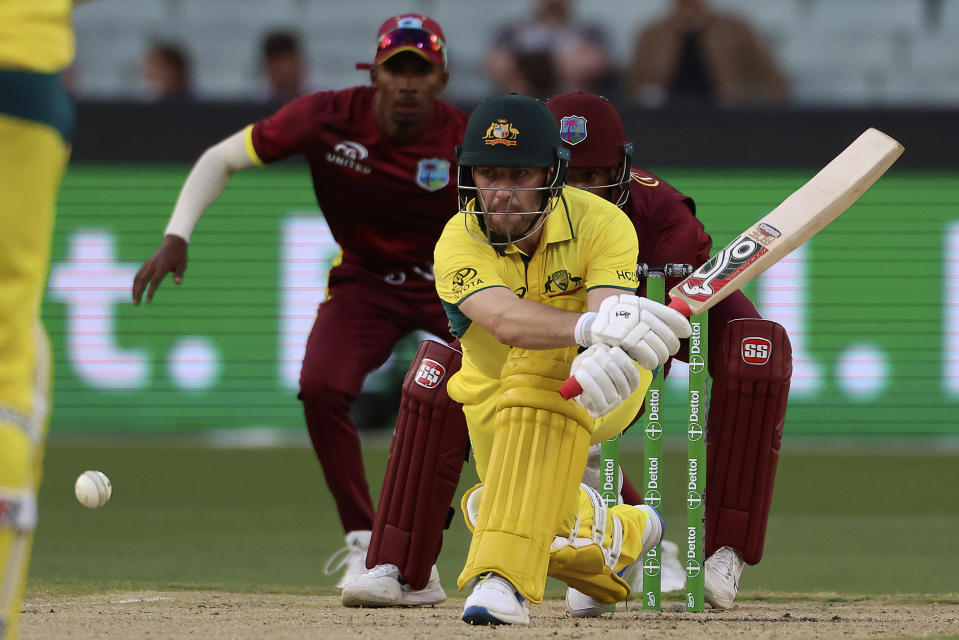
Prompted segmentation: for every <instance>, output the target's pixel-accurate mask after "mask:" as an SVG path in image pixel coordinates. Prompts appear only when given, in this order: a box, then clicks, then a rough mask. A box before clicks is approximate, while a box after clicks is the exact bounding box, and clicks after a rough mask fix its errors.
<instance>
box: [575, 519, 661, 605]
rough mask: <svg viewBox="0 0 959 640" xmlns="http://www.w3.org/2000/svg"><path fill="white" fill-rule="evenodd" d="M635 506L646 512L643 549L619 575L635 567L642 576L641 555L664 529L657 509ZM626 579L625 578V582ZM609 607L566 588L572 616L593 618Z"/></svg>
mask: <svg viewBox="0 0 959 640" xmlns="http://www.w3.org/2000/svg"><path fill="white" fill-rule="evenodd" d="M636 508H637V509H639V510H640V511H642V512H644V513H645V514H646V528H645V529H644V530H643V550H642V552H641V553H640V554H639V557H638V558H636V560H635V561H634V562H632V563H631V564H629V565H627V566H625V567H623V568H622V569H621V570H620V572H619V575H620V577H624V576H627V575H629V574H630V573H632V571H635V570H636V569H638V570H639V575H640V576H642V565H643V555H644V554H645V553H646V552H647V551H649V550H650V549H652V548H653V547H655V546H656V545H657V544H659V543H660V542H662V539H663V533H664V532H665V531H666V524H665V522H663V517H662V516H661V515H659V511H656V509H655V508H654V507H651V506H649V505H645V504H641V505H637V506H636ZM673 546H674V547H675V546H676V545H675V544H674V545H673ZM677 562H678V560H677ZM631 570H632V571H631ZM628 581H629V580H628V579H627V582H628ZM639 581H640V587H639V590H640V591H642V577H640V578H639ZM609 609H610V605H608V604H603V603H602V602H600V601H599V600H596V599H595V598H593V597H592V596H588V595H586V594H585V593H583V592H582V591H579V590H578V589H574V588H572V587H569V588H568V589H566V611H567V612H569V615H571V616H573V617H574V618H595V617H597V616H601V615H602V614H604V613H606V612H607V611H609Z"/></svg>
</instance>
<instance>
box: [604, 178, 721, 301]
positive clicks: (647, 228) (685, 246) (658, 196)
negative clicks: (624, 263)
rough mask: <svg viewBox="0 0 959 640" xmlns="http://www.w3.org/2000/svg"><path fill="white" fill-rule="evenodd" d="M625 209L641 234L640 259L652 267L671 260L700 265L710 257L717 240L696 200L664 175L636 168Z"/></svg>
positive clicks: (638, 233) (630, 183)
mask: <svg viewBox="0 0 959 640" xmlns="http://www.w3.org/2000/svg"><path fill="white" fill-rule="evenodd" d="M681 205H686V206H685V207H684V206H681ZM623 209H624V210H625V211H626V215H628V216H629V219H630V220H632V221H633V225H634V226H635V227H636V235H637V236H639V261H640V262H645V263H646V264H648V265H649V266H651V267H661V266H663V265H665V264H667V263H680V264H691V265H693V266H694V267H698V266H699V265H701V264H702V263H704V262H706V261H707V260H708V259H709V248H710V247H711V246H712V243H713V241H712V239H711V238H710V237H709V234H708V233H706V229H705V228H704V227H703V223H702V222H700V221H699V220H698V219H697V218H696V204H695V203H694V202H693V199H692V198H690V197H689V196H687V195H685V194H683V193H681V192H680V191H678V190H677V189H675V188H674V187H672V186H671V185H670V184H669V183H667V182H666V181H665V180H663V179H662V178H659V177H657V176H655V175H653V174H652V173H649V172H648V171H646V170H645V169H633V171H632V176H631V179H630V181H629V200H628V201H627V202H626V205H625V206H624V207H623ZM687 209H688V210H687ZM690 214H692V215H690ZM668 290H669V289H668V288H667V291H668Z"/></svg>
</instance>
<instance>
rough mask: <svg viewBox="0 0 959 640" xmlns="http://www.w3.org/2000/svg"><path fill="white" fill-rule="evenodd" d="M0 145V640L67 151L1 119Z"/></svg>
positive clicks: (40, 397)
mask: <svg viewBox="0 0 959 640" xmlns="http://www.w3.org/2000/svg"><path fill="white" fill-rule="evenodd" d="M0 90H3V89H2V84H0ZM0 140H3V144H2V146H0V179H2V183H0V229H2V230H3V232H2V233H0V362H2V363H3V366H2V367H0V638H3V639H4V640H6V639H7V638H14V637H16V634H17V626H18V617H19V611H20V601H21V598H22V595H23V585H24V583H25V581H26V576H27V569H28V564H29V557H30V547H31V544H32V540H33V531H34V529H35V527H36V519H37V510H36V491H37V488H38V486H39V482H40V464H41V459H42V449H43V438H44V435H45V431H46V417H47V416H46V414H47V408H48V397H47V396H48V389H49V348H48V346H47V342H46V336H45V335H44V334H43V332H42V330H39V329H38V314H39V308H40V300H41V297H42V294H43V286H44V282H45V281H46V274H47V266H48V264H49V259H50V256H49V253H50V236H51V233H52V229H53V218H54V207H55V202H56V194H57V190H58V188H59V184H60V178H61V176H62V174H63V168H64V166H65V164H66V160H67V156H68V153H69V148H68V146H67V145H66V143H65V142H64V139H63V137H62V136H61V134H60V133H59V132H58V131H57V130H56V129H54V128H53V127H51V126H48V125H44V124H39V123H35V122H32V121H29V120H24V119H20V118H11V117H7V116H6V115H4V114H0Z"/></svg>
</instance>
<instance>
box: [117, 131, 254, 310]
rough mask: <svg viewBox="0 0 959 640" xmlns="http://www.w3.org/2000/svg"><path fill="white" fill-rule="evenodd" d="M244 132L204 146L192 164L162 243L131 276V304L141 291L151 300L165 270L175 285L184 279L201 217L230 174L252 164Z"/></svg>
mask: <svg viewBox="0 0 959 640" xmlns="http://www.w3.org/2000/svg"><path fill="white" fill-rule="evenodd" d="M247 135H248V133H247V130H246V129H244V130H242V131H238V132H237V133H234V134H233V135H231V136H230V137H228V138H225V139H224V140H222V141H220V142H218V143H217V144H215V145H213V146H212V147H210V148H209V149H207V150H206V151H205V152H204V153H203V155H201V156H200V159H199V160H197V162H196V164H195V165H193V169H192V170H191V171H190V175H189V176H187V179H186V182H185V183H184V184H183V188H182V189H181V190H180V196H179V197H178V198H177V201H176V206H175V207H174V208H173V215H171V216H170V222H169V224H168V225H167V228H166V232H165V234H164V237H163V242H162V243H161V244H160V247H159V248H158V249H157V250H156V251H154V252H153V255H151V256H150V257H149V258H148V259H147V261H146V262H144V263H143V266H142V267H140V270H139V271H138V272H137V275H136V277H135V278H134V279H133V302H134V304H140V301H141V300H142V298H143V292H144V290H146V294H147V295H146V298H147V302H150V301H152V300H153V294H154V293H155V292H156V290H157V287H159V286H160V283H161V282H162V281H163V278H165V277H166V274H168V273H173V281H174V282H175V283H176V284H180V283H181V282H183V273H184V271H186V263H187V244H188V243H189V241H190V235H191V234H192V233H193V229H194V227H196V224H197V222H198V221H199V220H200V217H201V216H202V215H203V213H204V212H205V211H206V210H207V208H208V207H209V206H210V205H211V204H213V202H214V201H215V200H216V199H217V198H218V197H219V196H220V194H221V193H222V192H223V188H224V187H226V184H227V182H229V180H230V176H232V175H233V174H234V173H236V172H237V171H241V170H243V169H249V168H251V167H253V166H254V165H255V163H254V161H253V160H252V159H251V157H250V154H249V153H248V152H247V148H246V145H247V142H246V136H247ZM148 286H149V289H147V287H148Z"/></svg>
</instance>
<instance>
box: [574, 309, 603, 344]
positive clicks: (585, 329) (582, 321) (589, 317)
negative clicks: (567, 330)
mask: <svg viewBox="0 0 959 640" xmlns="http://www.w3.org/2000/svg"><path fill="white" fill-rule="evenodd" d="M596 315H597V314H596V313H595V312H593V311H587V312H586V313H584V314H583V315H581V316H580V317H579V320H577V321H576V329H575V330H574V331H573V338H574V339H575V340H576V344H578V345H580V346H581V347H588V346H590V345H592V344H593V341H592V339H591V338H590V332H589V330H590V327H592V326H593V321H594V320H595V319H596Z"/></svg>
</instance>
